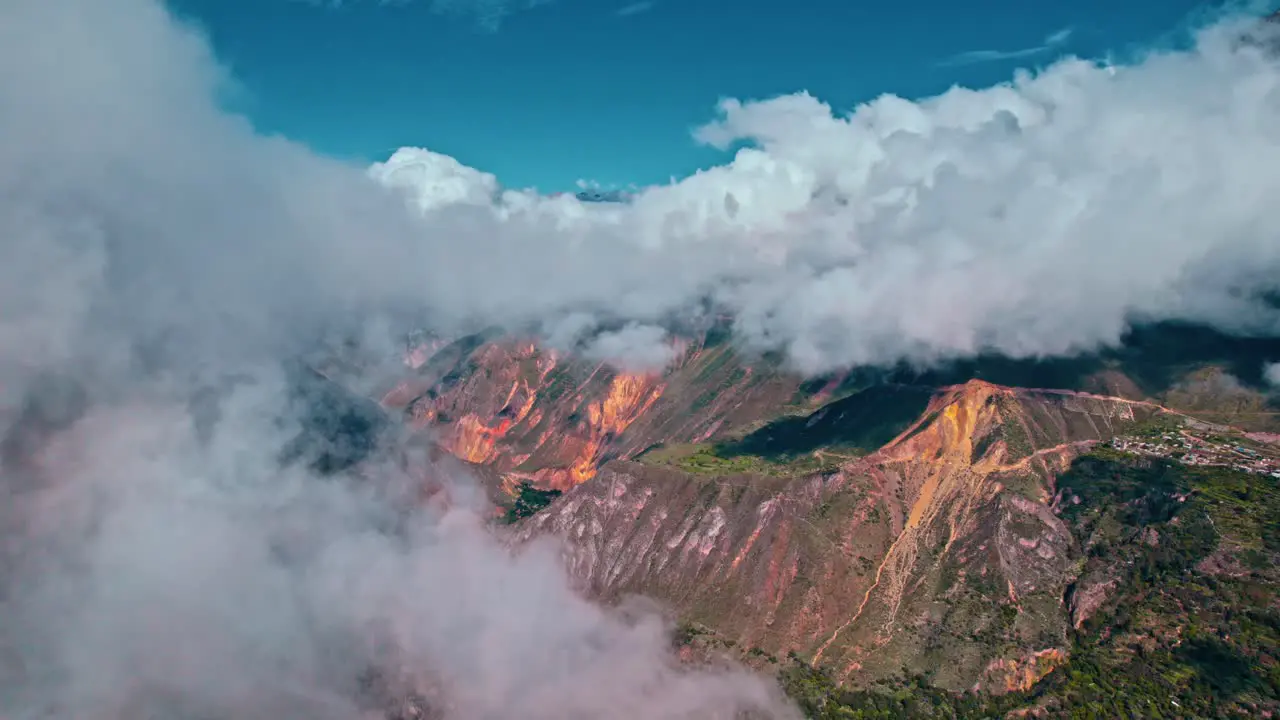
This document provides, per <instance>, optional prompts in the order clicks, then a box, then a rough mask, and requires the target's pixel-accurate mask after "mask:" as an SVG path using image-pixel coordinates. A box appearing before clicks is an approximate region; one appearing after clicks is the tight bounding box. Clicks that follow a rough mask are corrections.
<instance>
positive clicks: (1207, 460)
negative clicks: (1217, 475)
mask: <svg viewBox="0 0 1280 720" xmlns="http://www.w3.org/2000/svg"><path fill="white" fill-rule="evenodd" d="M1107 446H1108V447H1111V448H1113V449H1115V450H1120V451H1122V452H1129V453H1134V454H1137V455H1147V456H1150V457H1162V458H1169V459H1171V460H1174V461H1176V462H1180V463H1182V464H1183V465H1201V466H1214V467H1229V468H1233V469H1235V470H1240V471H1243V472H1249V473H1255V474H1258V475H1270V476H1271V477H1273V478H1277V479H1280V447H1275V446H1271V445H1266V444H1263V443H1257V442H1253V441H1251V440H1246V439H1244V438H1241V437H1233V436H1230V435H1227V434H1226V433H1221V432H1216V431H1215V430H1214V427H1213V426H1199V427H1197V426H1193V427H1190V428H1187V427H1181V428H1165V429H1161V430H1156V431H1152V432H1149V433H1145V434H1141V435H1136V436H1119V437H1116V438H1113V439H1112V440H1111V441H1109V442H1108V443H1107Z"/></svg>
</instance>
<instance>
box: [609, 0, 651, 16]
mask: <svg viewBox="0 0 1280 720" xmlns="http://www.w3.org/2000/svg"><path fill="white" fill-rule="evenodd" d="M654 5H657V3H656V2H654V0H640V2H633V3H631V4H630V5H624V6H622V7H620V8H618V10H617V12H615V13H614V14H615V15H617V16H618V17H630V16H632V15H639V14H640V13H642V12H649V11H650V10H652V9H653V6H654Z"/></svg>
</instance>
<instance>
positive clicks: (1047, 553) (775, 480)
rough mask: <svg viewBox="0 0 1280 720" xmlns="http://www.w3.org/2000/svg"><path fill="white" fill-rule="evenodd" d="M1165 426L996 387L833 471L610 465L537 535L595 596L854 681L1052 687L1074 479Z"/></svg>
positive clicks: (1098, 402)
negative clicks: (549, 539)
mask: <svg viewBox="0 0 1280 720" xmlns="http://www.w3.org/2000/svg"><path fill="white" fill-rule="evenodd" d="M1152 412H1153V411H1152V410H1151V409H1150V408H1149V407H1146V406H1144V405H1142V404H1138V403H1133V402H1128V401H1123V400H1115V399H1107V398H1100V397H1094V396H1087V395H1080V394H1073V393H1052V392H1035V391H1021V390H1014V389H1010V388H1003V387H999V386H995V385H991V384H989V383H984V382H981V381H974V382H970V383H967V384H965V385H963V386H959V387H954V388H948V389H946V390H944V391H943V392H941V393H939V394H938V395H937V396H936V397H935V398H934V399H933V400H932V402H930V403H929V405H928V407H927V408H926V411H925V413H924V415H923V416H922V417H921V418H920V419H919V421H918V422H916V423H915V424H913V425H912V426H910V427H909V428H907V429H906V430H905V431H904V432H903V433H901V434H900V435H899V436H898V437H897V438H896V439H894V440H893V441H891V442H890V443H888V444H887V445H886V446H885V447H884V448H882V449H881V450H879V451H877V452H874V453H872V454H870V455H867V456H865V457H861V458H855V459H851V460H847V461H846V462H844V463H843V464H840V465H839V466H838V467H836V468H835V469H832V470H829V471H826V472H818V473H814V474H808V475H806V474H798V475H785V474H783V475H772V476H770V475H763V474H758V473H742V474H734V475H728V476H720V475H710V474H695V473H689V472H683V471H680V470H677V469H674V468H671V467H658V466H654V465H650V464H645V463H637V462H623V461H619V462H614V463H610V464H608V465H606V466H605V467H604V468H603V469H602V471H601V473H600V475H599V476H598V477H597V478H596V479H595V480H594V481H592V482H591V483H587V484H584V485H582V486H580V487H577V488H575V489H574V490H572V491H570V492H568V493H566V494H565V495H564V496H563V497H562V498H561V499H560V500H559V501H557V502H556V503H555V504H554V505H552V507H551V508H549V509H548V510H546V511H544V512H542V513H540V514H538V515H536V516H534V517H533V518H531V519H530V520H528V521H526V524H525V525H524V527H523V528H521V532H522V534H524V535H525V536H532V535H536V534H541V533H545V532H553V533H556V534H559V535H562V536H564V537H565V538H567V539H568V541H569V543H570V545H571V548H572V551H571V555H570V557H571V567H572V569H573V572H574V573H575V574H576V575H577V576H578V577H579V578H581V580H582V582H583V583H584V585H585V586H586V588H587V589H589V590H590V591H591V592H593V593H595V594H599V595H602V596H618V595H622V594H625V593H630V592H644V593H646V594H650V595H654V596H656V597H658V598H660V599H662V600H665V601H667V602H669V603H671V604H672V605H673V606H674V607H675V608H677V609H678V610H679V611H680V612H682V613H683V614H685V615H686V616H687V617H689V618H691V619H694V620H696V621H698V622H701V623H703V624H705V625H707V626H709V627H712V628H715V630H716V631H717V632H718V633H719V634H721V635H722V636H724V637H726V638H729V639H732V640H733V641H734V642H735V643H737V644H738V645H740V646H742V647H751V648H759V649H760V650H762V651H764V652H767V653H771V654H785V653H788V652H795V653H797V654H798V655H800V656H801V657H807V658H813V659H814V661H815V662H817V663H819V664H821V665H822V666H825V667H829V668H830V669H831V670H832V672H834V673H835V674H836V675H838V676H839V677H842V678H851V679H859V680H873V679H876V678H880V677H884V676H887V675H889V674H892V673H896V672H897V671H898V670H899V669H900V668H901V667H902V666H903V665H907V666H911V667H915V668H919V669H922V670H928V671H930V672H932V673H933V674H934V677H935V678H936V681H937V682H938V684H940V685H941V686H944V687H949V688H953V689H960V688H966V687H971V686H973V685H975V684H977V685H979V686H980V687H998V688H1012V687H1020V686H1023V685H1027V684H1029V683H1031V682H1034V681H1035V680H1036V679H1038V676H1039V675H1041V674H1043V673H1044V672H1046V671H1047V670H1048V669H1050V668H1051V667H1052V666H1053V663H1054V662H1056V661H1057V660H1058V659H1060V658H1061V657H1063V656H1065V653H1066V646H1067V627H1068V617H1067V612H1066V610H1065V608H1064V606H1063V604H1062V598H1063V595H1064V592H1065V590H1066V588H1067V586H1068V585H1069V584H1070V583H1071V582H1072V581H1073V580H1074V579H1075V569H1074V563H1075V560H1076V555H1077V554H1078V552H1077V549H1076V548H1074V547H1073V540H1072V536H1071V534H1070V532H1069V531H1068V530H1067V529H1066V528H1065V526H1064V525H1063V523H1062V522H1061V521H1060V520H1059V519H1058V518H1057V517H1056V516H1055V514H1054V513H1053V511H1052V503H1053V501H1054V495H1055V488H1054V480H1053V478H1054V477H1055V474H1056V473H1057V472H1060V471H1061V470H1062V469H1064V468H1065V467H1066V465H1067V464H1068V463H1069V462H1070V460H1071V458H1072V457H1074V456H1075V455H1076V454H1078V453H1079V452H1080V451H1081V450H1082V449H1083V448H1085V447H1087V446H1088V445H1089V444H1091V443H1093V442H1096V441H1098V440H1100V439H1103V438H1106V437H1109V436H1110V435H1112V434H1113V433H1115V432H1116V431H1117V430H1118V429H1120V428H1123V427H1126V426H1128V425H1129V424H1132V423H1134V422H1136V421H1139V420H1142V419H1144V418H1145V417H1146V416H1148V415H1150V414H1151V413H1152Z"/></svg>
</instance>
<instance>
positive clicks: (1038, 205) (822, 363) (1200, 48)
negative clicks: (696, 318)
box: [372, 21, 1280, 371]
mask: <svg viewBox="0 0 1280 720" xmlns="http://www.w3.org/2000/svg"><path fill="white" fill-rule="evenodd" d="M1243 22H1247V21H1238V22H1237V21H1228V22H1223V23H1220V24H1218V25H1216V26H1214V27H1211V28H1208V29H1206V30H1204V31H1202V32H1201V33H1200V34H1199V36H1198V38H1197V41H1196V44H1195V46H1194V47H1193V48H1192V49H1190V50H1185V51H1168V52H1157V53H1152V54H1150V55H1148V56H1146V57H1145V58H1143V59H1141V60H1139V61H1137V62H1135V63H1133V64H1129V65H1126V66H1104V65H1100V64H1098V63H1094V62H1087V61H1084V60H1075V59H1069V60H1063V61H1061V62H1058V63H1056V64H1054V65H1052V66H1051V67H1048V68H1047V69H1045V70H1043V71H1042V72H1040V73H1038V74H1026V73H1024V74H1019V75H1018V76H1016V77H1015V78H1014V79H1013V80H1012V81H1011V82H1009V83H1007V84H1004V85H1001V86H998V87H992V88H987V89H983V90H967V89H954V90H952V91H950V92H947V93H945V94H943V95H941V96H938V97H935V98H930V99H927V100H923V101H920V102H911V101H908V100H904V99H901V98H897V97H881V98H879V99H877V100H875V101H873V102H870V103H867V104H866V105H863V106H860V107H858V108H856V109H855V110H854V111H853V112H851V113H848V114H841V113H837V112H834V111H833V110H832V109H831V108H830V107H828V106H826V105H824V104H823V103H822V102H820V101H819V100H817V99H816V98H813V97H811V96H809V95H807V94H798V95H792V96H785V97H779V98H774V99H770V100H763V101H759V102H747V103H743V102H739V101H736V100H726V101H724V102H723V103H722V104H721V105H720V108H719V111H720V112H719V118H718V119H717V120H715V121H714V122H712V123H711V124H709V125H707V126H706V127H704V128H702V129H701V130H700V131H699V132H698V138H699V139H700V140H702V141H704V142H707V143H711V144H713V145H716V146H725V147H727V146H729V145H730V144H731V143H737V142H741V141H746V142H747V143H748V144H749V147H748V148H747V149H742V150H740V151H738V153H737V154H736V156H735V157H734V159H733V161H732V162H731V163H729V164H727V165H724V166H722V167H716V168H713V169H710V170H707V171H705V172H703V173H700V174H698V175H695V176H693V177H690V178H688V179H685V180H683V181H680V182H677V183H674V184H672V185H670V186H662V187H653V188H649V189H647V190H645V191H644V192H642V193H640V194H639V195H637V196H636V197H634V198H632V200H631V202H630V203H629V204H627V205H606V206H593V205H589V204H582V203H578V202H576V201H575V200H574V199H573V198H571V197H568V196H557V197H553V198H547V197H539V196H535V195H533V194H530V193H523V192H505V193H500V192H497V191H496V190H495V188H494V186H493V180H492V177H491V176H488V175H483V174H478V173H475V171H472V170H470V169H467V168H460V167H454V165H453V161H452V160H451V159H448V158H442V157H441V156H438V155H433V154H431V153H429V152H425V151H419V150H413V149H405V150H401V151H400V152H398V153H396V154H395V155H394V156H392V157H391V158H390V159H389V160H388V161H387V162H386V163H385V164H381V165H378V166H375V167H374V168H373V169H372V173H373V175H374V176H375V177H378V178H388V179H391V180H392V181H393V184H396V185H400V186H402V187H403V186H405V185H409V186H411V192H410V193H409V195H408V197H409V200H410V202H411V203H412V204H414V205H415V206H416V207H419V208H421V209H422V210H423V212H424V215H425V222H426V223H427V225H428V226H429V227H432V228H434V229H436V230H440V229H442V228H451V229H452V230H451V232H449V234H448V237H449V240H448V242H449V245H448V246H447V247H435V248H433V249H432V250H431V251H429V252H431V253H438V254H440V255H441V256H442V257H443V256H444V255H446V254H447V255H448V258H449V267H450V268H451V272H450V273H449V277H447V278H441V279H440V282H437V283H435V284H434V285H433V287H432V291H433V293H438V295H435V296H434V297H435V298H436V299H437V301H438V303H439V304H440V305H441V306H442V307H445V306H452V310H453V311H455V313H475V314H477V315H479V316H498V315H502V316H503V317H506V318H508V319H511V318H513V317H515V314H513V313H510V312H508V313H505V314H503V311H504V310H513V311H515V313H518V314H523V315H525V316H526V317H527V318H528V319H529V320H530V321H534V322H541V323H553V322H554V319H555V318H557V317H560V315H561V314H568V313H569V312H570V311H572V310H586V311H589V312H592V313H595V314H596V315H597V316H600V317H613V318H615V319H616V318H622V319H626V320H630V321H635V322H642V323H664V322H666V321H668V320H669V319H670V317H671V316H673V315H675V316H687V315H688V314H689V313H690V312H691V308H695V307H700V308H716V309H719V310H723V311H727V312H729V313H731V314H732V315H733V316H734V317H735V318H736V327H737V332H738V335H739V338H740V339H742V340H744V341H746V342H748V343H750V344H752V345H754V346H756V347H759V348H762V349H781V350H785V351H786V352H787V354H788V355H789V356H790V358H791V359H792V360H793V361H794V362H795V363H796V365H797V366H798V367H800V368H801V369H804V370H808V371H822V370H828V369H831V368H835V367H839V366H844V365H848V364H857V363H882V362H892V361H895V360H898V359H901V358H906V359H909V360H913V361H918V362H929V361H933V360H937V359H945V358H948V357H956V356H966V355H971V354H973V353H976V352H979V351H983V350H986V351H994V352H1002V353H1006V354H1009V355H1013V356H1019V357H1029V356H1042V355H1060V354H1070V353H1075V352H1079V351H1083V350H1092V349H1095V348H1096V347H1098V346H1099V345H1104V344H1109V343H1115V342H1116V341H1117V340H1118V339H1119V338H1120V336H1121V335H1122V333H1123V332H1124V330H1125V328H1126V327H1127V326H1128V324H1130V323H1131V322H1134V321H1151V320H1160V319H1186V320H1193V321H1203V322H1208V323H1212V324H1214V325H1217V326H1219V327H1221V328H1224V329H1227V330H1232V331H1249V332H1273V331H1275V330H1277V319H1278V316H1277V313H1276V310H1275V307H1274V305H1272V306H1270V307H1268V306H1267V305H1265V304H1263V303H1261V302H1259V301H1258V296H1259V294H1260V293H1262V292H1265V291H1268V290H1274V289H1275V287H1276V284H1277V282H1278V281H1277V278H1280V274H1278V273H1277V271H1278V270H1280V237H1278V234H1277V228H1278V227H1280V222H1278V221H1277V218H1276V213H1275V211H1274V204H1275V198H1276V197H1280V194H1278V191H1280V122H1277V119H1278V117H1280V66H1277V63H1276V60H1275V58H1274V57H1268V56H1266V54H1265V53H1264V51H1263V50H1262V49H1261V48H1262V46H1263V45H1264V44H1263V43H1255V44H1249V43H1242V42H1240V37H1241V34H1242V31H1243V30H1244V26H1243V25H1242V23H1243ZM415 168H416V169H415ZM427 168H431V169H430V170H427ZM410 169H414V170H412V172H410ZM413 173H416V174H417V175H418V176H419V177H422V178H423V179H424V181H423V182H421V183H417V184H416V185H414V184H412V183H410V182H409V180H410V176H411V174H413ZM446 174H447V176H448V182H444V181H443V180H441V179H440V177H441V176H442V175H446ZM463 186H469V187H471V188H472V190H470V191H464V190H463V189H461V188H462V187H463ZM437 188H443V189H444V190H443V192H442V191H440V190H437ZM454 199H456V200H454ZM441 239H442V240H443V238H441ZM442 262H443V261H442Z"/></svg>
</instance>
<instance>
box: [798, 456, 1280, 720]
mask: <svg viewBox="0 0 1280 720" xmlns="http://www.w3.org/2000/svg"><path fill="white" fill-rule="evenodd" d="M1058 485H1059V488H1061V489H1062V491H1063V494H1064V497H1065V498H1066V501H1065V502H1064V504H1063V508H1064V509H1063V511H1062V518H1063V520H1064V521H1066V522H1067V523H1068V525H1069V527H1071V529H1072V531H1073V534H1075V536H1076V539H1077V541H1078V543H1079V547H1081V548H1083V557H1082V558H1081V559H1080V567H1081V575H1080V579H1079V580H1078V581H1077V583H1076V585H1077V586H1076V587H1073V588H1072V590H1071V591H1069V592H1068V595H1067V598H1066V601H1067V604H1068V606H1074V603H1075V602H1076V597H1077V595H1078V594H1079V593H1080V592H1081V591H1082V589H1083V587H1084V586H1085V585H1087V584H1088V583H1090V582H1105V579H1108V578H1109V579H1113V580H1114V581H1115V582H1114V583H1112V585H1111V587H1112V590H1111V596H1110V597H1106V598H1105V600H1104V601H1103V603H1102V604H1101V606H1100V607H1098V608H1097V609H1096V610H1095V611H1094V612H1093V614H1092V615H1091V616H1090V617H1089V618H1088V620H1087V621H1086V622H1084V624H1083V626H1082V627H1081V629H1080V630H1079V631H1076V632H1075V633H1074V637H1073V638H1072V639H1071V649H1070V659H1069V661H1068V662H1067V663H1066V664H1064V665H1062V666H1060V667H1058V668H1056V669H1054V670H1053V671H1052V672H1050V673H1049V674H1048V675H1047V676H1046V677H1045V678H1044V679H1042V680H1041V681H1040V682H1039V683H1037V684H1036V685H1034V686H1033V687H1031V688H1030V689H1027V690H1023V691H1015V692H1011V693H1007V694H1003V695H994V694H990V693H985V692H976V693H975V692H966V693H963V694H955V693H948V692H945V691H943V690H940V689H938V688H936V687H934V686H932V685H931V683H930V679H929V677H928V676H927V675H921V674H912V673H910V672H909V671H907V670H906V669H905V668H904V670H903V673H902V674H901V675H900V676H899V677H897V678H894V679H891V680H887V681H884V682H880V683H877V684H875V685H872V686H870V687H862V688H858V689H845V688H839V687H837V686H836V685H835V684H834V683H833V682H832V681H831V680H830V678H828V677H827V676H825V675H824V674H823V673H822V672H821V671H819V670H817V669H815V668H812V667H810V666H808V665H807V664H806V663H804V662H803V661H801V660H800V659H799V658H797V657H795V656H794V655H793V656H791V657H790V658H789V660H788V661H787V662H786V663H784V666H783V668H782V669H781V670H780V673H779V677H780V680H781V681H782V684H783V687H784V688H785V690H786V691H787V693H788V694H789V695H790V696H791V697H792V698H794V699H795V700H796V702H797V703H798V704H799V705H800V707H801V709H802V710H803V711H804V713H805V714H806V716H807V717H809V718H814V719H821V720H827V719H837V718H839V719H849V718H1000V717H1005V716H1007V715H1008V714H1009V713H1010V712H1013V711H1016V710H1029V711H1031V712H1032V713H1033V715H1037V716H1040V717H1055V718H1056V717H1063V718H1099V719H1100V718H1119V717H1142V718H1184V717H1215V718H1217V717H1227V718H1231V717H1239V718H1245V717H1258V716H1261V715H1262V714H1263V713H1264V712H1271V713H1276V712H1277V711H1280V649H1278V648H1280V570H1277V566H1278V565H1280V563H1278V562H1277V561H1278V560H1280V489H1278V488H1277V485H1276V482H1275V480H1274V479H1273V478H1269V477H1265V476H1259V475H1250V474H1247V473H1242V472H1237V471H1234V470H1229V469H1224V468H1214V467H1184V466H1181V465H1178V464H1175V463H1170V462H1167V461H1163V460H1158V459H1151V458H1140V457H1136V456H1132V455H1127V454H1123V453H1120V452H1117V451H1115V450H1112V449H1106V448H1103V449H1099V450H1098V451H1096V452H1093V453H1090V454H1089V455H1086V456H1084V457H1082V458H1080V459H1079V460H1078V461H1077V462H1076V463H1074V464H1073V466H1072V468H1071V469H1070V470H1069V471H1068V472H1066V473H1064V474H1063V475H1062V476H1061V477H1060V478H1059V480H1058ZM1075 498H1079V502H1076V501H1075ZM1006 615H1010V614H1009V613H1006Z"/></svg>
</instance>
